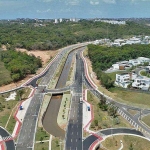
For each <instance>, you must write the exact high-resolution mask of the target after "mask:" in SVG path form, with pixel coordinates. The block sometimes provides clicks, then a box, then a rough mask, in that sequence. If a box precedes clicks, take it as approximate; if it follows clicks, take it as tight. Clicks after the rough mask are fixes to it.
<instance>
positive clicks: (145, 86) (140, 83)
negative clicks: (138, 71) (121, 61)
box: [132, 77, 150, 90]
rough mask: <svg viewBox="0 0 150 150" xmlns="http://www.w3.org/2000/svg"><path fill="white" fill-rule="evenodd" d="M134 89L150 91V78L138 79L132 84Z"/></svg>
mask: <svg viewBox="0 0 150 150" xmlns="http://www.w3.org/2000/svg"><path fill="white" fill-rule="evenodd" d="M132 87H134V88H138V89H141V90H149V87H150V79H149V78H143V77H138V78H136V79H134V82H133V83H132Z"/></svg>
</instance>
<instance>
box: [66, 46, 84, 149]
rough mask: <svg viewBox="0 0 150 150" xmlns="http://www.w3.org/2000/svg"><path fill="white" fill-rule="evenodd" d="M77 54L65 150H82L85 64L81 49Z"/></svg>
mask: <svg viewBox="0 0 150 150" xmlns="http://www.w3.org/2000/svg"><path fill="white" fill-rule="evenodd" d="M82 49H83V48H81V49H80V50H79V51H78V52H77V54H76V72H75V82H74V84H73V87H72V92H73V94H72V102H71V108H70V117H69V122H68V128H67V133H66V145H65V150H82V148H83V146H82V103H80V98H82V71H83V65H82V62H81V61H80V59H81V58H80V51H81V50H82Z"/></svg>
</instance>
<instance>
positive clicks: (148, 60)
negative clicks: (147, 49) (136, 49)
mask: <svg viewBox="0 0 150 150" xmlns="http://www.w3.org/2000/svg"><path fill="white" fill-rule="evenodd" d="M137 61H139V62H140V64H143V63H145V62H150V59H149V58H146V57H138V58H137Z"/></svg>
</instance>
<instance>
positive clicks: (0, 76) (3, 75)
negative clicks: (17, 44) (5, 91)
mask: <svg viewBox="0 0 150 150" xmlns="http://www.w3.org/2000/svg"><path fill="white" fill-rule="evenodd" d="M10 82H12V79H11V76H10V72H9V71H8V70H7V69H6V68H5V66H4V63H3V62H1V60H0V86H2V85H4V84H8V83H10Z"/></svg>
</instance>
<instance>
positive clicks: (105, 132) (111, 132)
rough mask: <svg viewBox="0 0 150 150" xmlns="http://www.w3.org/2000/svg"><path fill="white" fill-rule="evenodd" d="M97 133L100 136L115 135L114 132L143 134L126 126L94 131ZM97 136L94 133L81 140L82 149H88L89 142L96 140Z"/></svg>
mask: <svg viewBox="0 0 150 150" xmlns="http://www.w3.org/2000/svg"><path fill="white" fill-rule="evenodd" d="M96 134H97V135H100V136H109V135H116V134H132V135H139V136H143V134H142V133H141V132H140V131H137V130H135V129H127V128H117V129H115V128H113V129H105V130H100V131H98V132H97V133H96ZM97 139H98V137H96V136H94V135H90V136H88V137H87V138H86V139H85V140H84V141H83V150H88V149H89V148H90V146H91V144H92V143H93V142H94V141H96V140H97Z"/></svg>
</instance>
